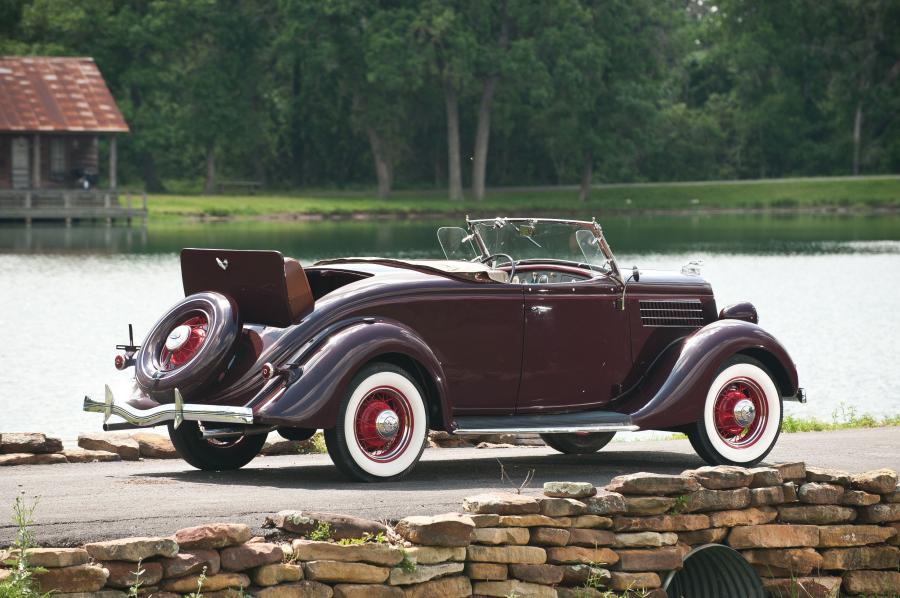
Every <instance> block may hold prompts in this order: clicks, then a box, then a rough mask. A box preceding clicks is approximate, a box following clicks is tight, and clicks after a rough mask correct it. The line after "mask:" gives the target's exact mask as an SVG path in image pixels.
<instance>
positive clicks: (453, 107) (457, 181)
mask: <svg viewBox="0 0 900 598" xmlns="http://www.w3.org/2000/svg"><path fill="white" fill-rule="evenodd" d="M444 99H445V100H446V102H447V176H448V183H447V192H448V196H449V197H450V199H451V200H453V201H458V200H461V199H462V198H463V191H462V166H461V165H460V157H459V98H458V96H457V93H456V88H455V87H454V86H453V83H451V82H450V81H449V80H448V81H445V82H444Z"/></svg>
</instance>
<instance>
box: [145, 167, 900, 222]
mask: <svg viewBox="0 0 900 598" xmlns="http://www.w3.org/2000/svg"><path fill="white" fill-rule="evenodd" d="M577 197H578V194H577V190H576V189H574V188H572V187H534V188H517V189H496V190H489V192H488V197H487V199H485V200H484V201H480V202H476V201H474V200H472V199H467V200H464V201H461V202H454V201H449V200H447V199H446V197H445V192H444V191H433V190H426V191H398V192H396V193H395V194H394V196H393V197H391V198H389V199H378V198H376V197H373V196H371V195H367V194H366V193H360V192H355V193H354V192H346V193H341V192H333V191H322V192H316V191H309V192H298V193H289V192H285V193H284V194H278V195H269V194H261V195H253V196H247V195H218V196H204V195H151V196H150V197H149V203H148V207H149V211H150V216H151V217H163V218H165V217H178V216H226V217H227V216H247V217H258V216H268V215H290V214H321V215H350V214H464V213H471V214H490V215H495V214H534V213H557V214H559V213H575V212H585V213H587V212H591V213H596V214H599V213H601V212H602V211H604V210H610V211H616V212H632V211H633V212H639V211H642V210H653V211H697V210H722V209H724V210H729V209H731V210H765V209H788V210H790V209H814V208H842V207H843V208H855V209H871V208H900V176H892V177H860V178H820V179H782V180H778V179H772V180H764V181H725V182H702V183H654V184H633V185H599V186H596V187H595V188H594V189H593V191H592V194H591V199H590V200H589V201H587V202H583V203H582V202H579V201H578V199H577Z"/></svg>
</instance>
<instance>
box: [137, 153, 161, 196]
mask: <svg viewBox="0 0 900 598" xmlns="http://www.w3.org/2000/svg"><path fill="white" fill-rule="evenodd" d="M141 173H142V175H143V176H142V178H143V179H144V188H145V189H146V190H147V191H151V192H153V193H162V192H164V191H165V190H166V187H165V185H163V183H162V181H161V180H160V178H159V173H158V172H156V160H154V159H153V154H151V153H150V152H148V151H143V152H141Z"/></svg>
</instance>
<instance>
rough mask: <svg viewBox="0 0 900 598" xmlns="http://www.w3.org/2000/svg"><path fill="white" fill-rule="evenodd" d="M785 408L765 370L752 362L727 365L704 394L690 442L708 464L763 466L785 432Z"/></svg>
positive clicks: (742, 359) (689, 432)
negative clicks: (764, 460) (783, 427)
mask: <svg viewBox="0 0 900 598" xmlns="http://www.w3.org/2000/svg"><path fill="white" fill-rule="evenodd" d="M781 419H782V403H781V395H780V394H779V392H778V387H777V386H776V385H775V382H774V380H772V376H771V374H769V372H768V371H767V370H766V369H765V367H764V366H763V365H762V364H761V363H759V362H758V361H756V360H755V359H752V358H749V357H743V356H738V357H735V358H733V359H731V360H729V361H728V362H726V363H725V364H724V365H723V366H722V368H721V369H720V370H719V373H718V374H717V375H716V377H715V379H714V380H713V382H712V384H711V385H710V387H709V390H708V392H707V394H706V401H705V403H704V407H703V417H702V418H700V419H699V420H698V421H697V422H695V423H694V424H692V425H691V426H689V428H688V429H687V435H688V439H689V440H690V441H691V446H693V447H694V450H695V451H697V454H698V455H700V457H701V458H702V459H703V460H704V461H706V462H707V463H709V464H710V465H742V466H750V465H754V464H756V463H759V462H760V461H762V460H763V459H764V458H765V456H766V455H768V454H769V451H771V450H772V448H773V447H774V446H775V442H776V441H777V440H778V436H779V434H780V433H781Z"/></svg>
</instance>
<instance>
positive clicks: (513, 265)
mask: <svg viewBox="0 0 900 598" xmlns="http://www.w3.org/2000/svg"><path fill="white" fill-rule="evenodd" d="M498 257H505V258H506V259H507V261H508V262H509V280H510V281H512V279H513V277H514V276H515V275H516V260H514V259H512V256H511V255H509V254H508V253H492V254H491V255H488V256H486V257H483V258H481V259H480V260H478V261H480V262H481V263H482V264H487V263H488V262H489V261H491V260H493V259H495V258H498Z"/></svg>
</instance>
